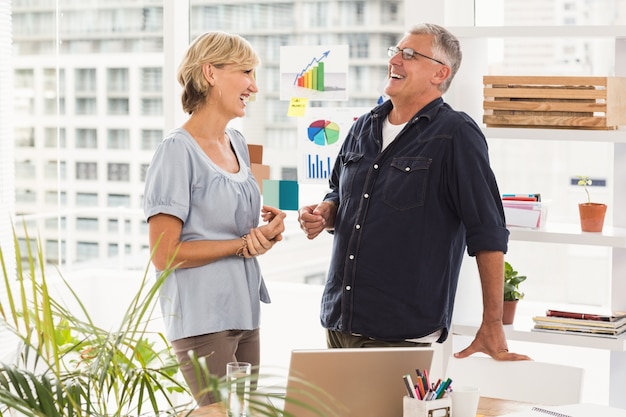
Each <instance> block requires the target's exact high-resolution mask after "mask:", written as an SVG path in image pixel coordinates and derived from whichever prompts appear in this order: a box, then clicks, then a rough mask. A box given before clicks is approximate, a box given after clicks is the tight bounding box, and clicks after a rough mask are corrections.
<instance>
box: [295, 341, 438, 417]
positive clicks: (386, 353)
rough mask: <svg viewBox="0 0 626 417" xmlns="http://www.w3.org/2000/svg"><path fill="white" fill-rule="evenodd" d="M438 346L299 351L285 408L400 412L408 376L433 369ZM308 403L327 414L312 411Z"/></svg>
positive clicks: (304, 414)
mask: <svg viewBox="0 0 626 417" xmlns="http://www.w3.org/2000/svg"><path fill="white" fill-rule="evenodd" d="M433 354H434V350H433V348H426V347H423V348H400V347H398V348H358V349H322V350H294V351H292V353H291V362H290V364H289V379H288V380H287V390H286V394H285V402H284V411H285V413H290V414H291V415H293V416H296V417H314V416H315V417H320V415H324V416H328V417H400V416H402V413H403V406H402V403H403V400H402V398H403V397H404V396H405V395H407V388H406V385H405V384H404V380H403V378H402V377H403V376H404V375H406V374H410V375H411V378H412V379H413V380H414V381H415V380H416V378H417V374H416V372H415V370H416V369H420V370H424V369H426V370H428V372H430V368H431V365H432V360H433ZM298 402H303V403H306V404H308V405H310V406H311V408H313V409H316V410H318V411H321V412H322V414H316V413H315V412H313V411H311V410H308V409H307V408H306V407H303V406H302V405H301V404H298Z"/></svg>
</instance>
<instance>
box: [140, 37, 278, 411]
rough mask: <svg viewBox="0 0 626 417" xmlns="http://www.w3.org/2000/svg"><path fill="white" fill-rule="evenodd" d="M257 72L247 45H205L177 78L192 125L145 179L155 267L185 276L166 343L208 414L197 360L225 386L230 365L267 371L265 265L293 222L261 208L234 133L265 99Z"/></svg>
mask: <svg viewBox="0 0 626 417" xmlns="http://www.w3.org/2000/svg"><path fill="white" fill-rule="evenodd" d="M258 65H259V58H258V56H257V54H256V53H255V52H254V50H253V49H252V47H251V46H250V44H249V43H248V42H247V41H246V40H245V39H243V38H242V37H240V36H238V35H234V34H228V33H223V32H208V33H204V34H202V35H201V36H199V37H198V38H196V39H195V40H194V41H193V42H192V43H191V45H190V46H189V48H188V51H187V53H186V55H185V57H184V58H183V60H182V62H181V64H180V67H179V70H178V82H179V83H180V84H181V86H182V87H183V94H182V106H183V109H184V111H185V112H186V113H188V114H189V115H190V116H189V118H188V120H187V121H186V122H185V123H184V124H183V125H182V126H181V127H179V128H176V129H174V130H172V131H171V132H170V133H169V134H168V135H167V136H166V137H165V139H164V140H163V142H162V143H161V144H160V146H159V147H158V149H157V150H156V151H155V154H154V157H153V159H152V162H151V163H150V167H149V168H148V171H147V174H146V185H145V193H144V212H145V216H146V219H147V221H148V225H149V231H150V232H149V235H150V248H151V250H153V251H154V256H153V259H152V262H153V264H154V266H155V268H156V270H157V273H160V272H161V271H163V270H164V269H166V268H168V266H170V265H171V266H176V268H175V270H174V272H173V273H172V274H171V275H170V276H169V277H168V278H167V280H166V282H165V283H164V285H163V287H162V290H161V295H160V303H161V309H162V313H163V318H164V321H165V326H166V335H167V338H168V339H169V341H170V342H171V344H172V346H173V348H174V351H175V352H176V355H177V357H178V360H179V362H180V365H181V371H182V373H183V375H184V376H185V379H186V381H187V382H188V384H189V387H190V389H191V391H192V392H193V393H194V396H195V397H196V400H197V402H198V404H199V405H207V404H210V403H212V402H214V401H215V398H213V396H211V395H200V394H199V393H200V390H201V389H202V386H200V384H199V383H198V381H196V374H195V372H194V368H193V366H192V365H191V364H190V363H189V356H188V352H189V351H190V350H193V351H194V352H195V353H196V354H197V355H198V356H199V357H206V358H207V362H208V366H209V371H210V372H211V373H212V374H215V375H218V376H222V375H224V374H225V373H226V363H228V362H231V361H244V362H250V363H252V365H253V366H256V365H258V364H259V358H260V348H259V345H260V344H259V326H260V323H259V322H260V320H259V315H260V303H261V302H265V303H269V302H270V297H269V294H268V292H267V289H266V287H265V284H264V281H263V276H262V274H261V270H260V268H259V263H258V262H257V259H256V257H257V256H259V255H263V254H264V253H266V252H267V251H269V250H270V249H272V248H273V247H274V245H275V244H276V242H278V241H280V240H281V239H282V232H283V231H284V223H283V220H284V218H285V214H284V213H283V212H281V211H280V210H278V209H276V208H273V207H268V206H263V207H261V196H260V191H259V187H258V185H257V182H256V180H255V179H254V177H253V176H252V173H251V171H250V168H249V165H250V163H249V154H248V149H247V144H246V140H245V138H244V137H243V135H242V134H241V133H240V132H239V131H237V130H235V129H232V128H229V127H227V124H228V122H229V121H230V120H232V119H234V118H237V117H243V116H244V115H245V110H246V106H247V104H248V100H249V98H250V96H251V95H253V94H255V93H256V92H257V91H258V88H257V84H256V80H255V68H256V67H257V66H258ZM260 219H263V224H262V225H261V226H259V222H260Z"/></svg>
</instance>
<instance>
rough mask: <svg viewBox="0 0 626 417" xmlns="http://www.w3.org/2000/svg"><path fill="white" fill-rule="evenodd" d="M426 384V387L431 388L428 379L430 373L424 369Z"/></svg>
mask: <svg viewBox="0 0 626 417" xmlns="http://www.w3.org/2000/svg"><path fill="white" fill-rule="evenodd" d="M424 382H425V383H426V387H428V388H430V381H429V379H428V371H427V370H426V369H424Z"/></svg>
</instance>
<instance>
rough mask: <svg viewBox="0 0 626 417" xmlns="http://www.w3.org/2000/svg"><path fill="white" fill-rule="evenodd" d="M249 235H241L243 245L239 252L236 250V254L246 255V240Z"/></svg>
mask: <svg viewBox="0 0 626 417" xmlns="http://www.w3.org/2000/svg"><path fill="white" fill-rule="evenodd" d="M247 236H248V235H243V236H241V247H240V248H239V249H237V252H235V255H237V256H239V257H240V258H243V257H244V254H243V251H244V250H246V249H247V248H248V241H247V240H246V237H247Z"/></svg>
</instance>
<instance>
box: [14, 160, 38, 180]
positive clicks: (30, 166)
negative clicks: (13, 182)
mask: <svg viewBox="0 0 626 417" xmlns="http://www.w3.org/2000/svg"><path fill="white" fill-rule="evenodd" d="M15 176H16V177H17V178H20V179H34V178H35V164H34V163H33V161H31V160H29V159H27V160H24V161H16V162H15Z"/></svg>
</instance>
